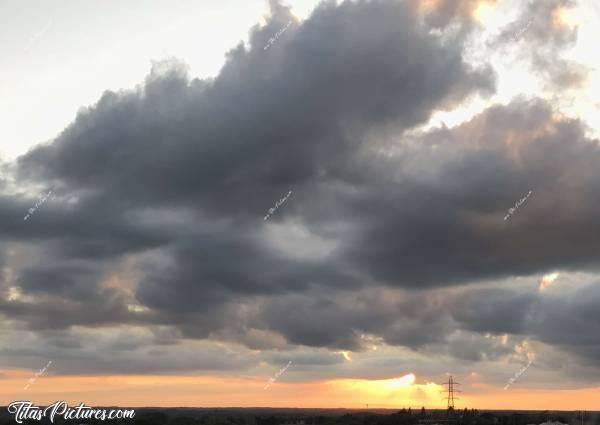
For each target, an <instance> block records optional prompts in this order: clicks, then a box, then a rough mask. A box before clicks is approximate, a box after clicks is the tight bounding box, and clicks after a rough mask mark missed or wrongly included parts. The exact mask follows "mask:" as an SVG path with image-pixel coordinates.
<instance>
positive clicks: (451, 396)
mask: <svg viewBox="0 0 600 425" xmlns="http://www.w3.org/2000/svg"><path fill="white" fill-rule="evenodd" d="M442 385H447V386H448V396H447V397H445V398H444V399H447V400H448V410H450V409H452V410H454V400H459V398H458V397H454V393H460V392H461V391H459V390H455V389H454V386H455V385H460V382H454V380H453V378H452V375H450V378H448V382H444V383H443V384H442Z"/></svg>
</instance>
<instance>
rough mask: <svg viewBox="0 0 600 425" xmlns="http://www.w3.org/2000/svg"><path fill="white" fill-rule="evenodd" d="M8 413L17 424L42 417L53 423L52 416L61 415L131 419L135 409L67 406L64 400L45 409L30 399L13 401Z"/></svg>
mask: <svg viewBox="0 0 600 425" xmlns="http://www.w3.org/2000/svg"><path fill="white" fill-rule="evenodd" d="M8 413H12V414H14V415H15V421H16V422H17V423H19V424H21V423H23V421H24V420H27V419H32V420H35V421H40V420H42V418H46V417H47V418H49V419H50V422H51V423H54V418H55V417H57V416H62V417H63V418H64V419H76V420H80V419H97V420H100V421H105V420H107V419H133V417H134V416H135V411H134V410H133V409H132V410H125V409H112V410H106V409H94V408H93V407H91V406H86V405H85V403H80V404H79V406H77V407H69V405H68V404H67V403H66V402H64V401H57V402H55V403H53V404H51V405H50V406H48V407H46V408H45V409H44V408H42V407H40V406H34V405H33V403H31V402H30V401H13V402H12V403H10V404H9V405H8Z"/></svg>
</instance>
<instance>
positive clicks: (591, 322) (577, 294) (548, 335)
mask: <svg viewBox="0 0 600 425" xmlns="http://www.w3.org/2000/svg"><path fill="white" fill-rule="evenodd" d="M599 302H600V285H599V284H598V282H594V283H593V284H588V285H585V286H583V287H581V288H578V289H577V290H574V291H572V292H571V293H569V294H566V295H565V294H561V295H560V296H548V297H544V298H543V300H542V306H541V307H540V308H539V309H538V310H537V312H536V314H535V316H534V320H533V323H532V325H531V330H530V331H531V333H532V334H533V335H535V336H536V338H537V339H539V340H540V341H543V342H545V343H547V344H549V345H553V346H557V347H561V348H562V349H563V350H566V351H569V352H571V353H574V354H577V355H578V357H579V358H580V359H581V361H582V362H583V363H584V364H586V365H592V366H594V367H596V368H597V367H598V366H600V360H599V359H600V311H599V310H598V303H599Z"/></svg>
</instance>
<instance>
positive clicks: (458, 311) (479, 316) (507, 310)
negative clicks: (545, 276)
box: [453, 288, 537, 334]
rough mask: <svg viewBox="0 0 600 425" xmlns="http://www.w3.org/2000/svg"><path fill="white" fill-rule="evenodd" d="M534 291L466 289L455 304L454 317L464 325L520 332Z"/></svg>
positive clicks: (495, 330) (485, 330) (513, 332)
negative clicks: (529, 292)
mask: <svg viewBox="0 0 600 425" xmlns="http://www.w3.org/2000/svg"><path fill="white" fill-rule="evenodd" d="M536 299H537V297H536V295H535V294H527V293H525V294H522V293H515V292H513V291H510V290H503V289H498V288H485V289H479V290H473V291H470V292H467V293H466V294H465V296H464V297H463V298H461V299H460V300H459V301H458V303H457V304H456V305H455V306H454V312H455V313H454V316H453V317H454V319H455V320H457V321H458V322H459V323H461V324H462V325H463V328H464V329H468V330H471V331H476V332H493V333H496V334H501V333H506V334H520V333H524V332H525V331H526V325H527V323H526V321H527V317H528V315H529V314H530V313H531V310H532V306H533V303H534V302H535V301H536Z"/></svg>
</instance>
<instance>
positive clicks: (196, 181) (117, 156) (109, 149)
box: [3, 1, 493, 337]
mask: <svg viewBox="0 0 600 425" xmlns="http://www.w3.org/2000/svg"><path fill="white" fill-rule="evenodd" d="M272 6H273V14H274V15H273V17H272V19H271V20H270V21H269V23H268V25H267V26H266V27H264V28H259V27H255V28H254V29H253V30H252V32H251V35H250V44H251V46H252V48H251V49H247V48H246V47H245V46H243V45H240V46H238V47H236V48H235V49H233V50H232V51H231V52H230V53H229V55H228V61H227V63H226V65H225V66H224V68H223V69H222V71H221V73H220V74H219V76H218V77H217V78H216V79H214V80H213V81H208V80H207V81H200V80H193V81H188V79H187V76H186V73H185V67H184V66H183V65H181V64H177V63H171V64H157V65H156V66H155V67H154V68H153V70H152V73H151V74H150V75H149V76H148V78H147V79H146V81H145V84H144V85H143V87H141V88H140V89H139V90H138V91H135V92H122V93H112V92H106V93H105V94H104V95H103V96H102V98H101V99H100V101H99V102H98V104H97V105H96V106H95V107H93V108H90V109H86V110H82V111H80V113H79V114H78V116H77V119H76V120H75V122H74V123H73V124H71V125H70V126H69V127H67V129H66V130H65V131H63V132H62V133H61V134H60V135H59V136H58V137H57V138H56V140H54V141H53V142H52V143H49V144H47V145H45V146H41V147H38V148H36V149H34V150H33V151H31V152H30V153H28V154H26V155H25V156H23V157H22V158H20V159H19V162H18V175H19V176H20V177H21V178H22V179H25V180H32V181H35V182H44V183H45V184H46V185H48V186H50V187H57V188H59V189H60V190H58V192H59V193H69V194H72V196H73V197H74V199H75V200H76V202H71V203H68V204H66V205H65V204H63V205H62V208H61V206H60V204H58V205H56V206H54V205H53V208H55V209H56V210H57V211H56V212H55V211H54V210H49V211H47V215H46V217H45V219H44V220H45V221H42V220H39V222H38V223H37V224H36V226H37V227H32V228H30V229H29V230H28V231H29V232H34V233H35V232H38V233H37V236H38V237H45V238H46V242H45V244H44V247H45V249H47V250H49V251H51V252H52V253H53V254H54V255H56V257H59V258H60V257H61V256H69V257H73V256H75V257H80V258H86V259H87V258H96V259H101V258H104V259H114V258H115V257H117V256H119V255H123V254H127V253H132V252H142V251H144V250H147V249H154V248H158V247H161V248H160V252H161V253H162V254H163V255H164V256H166V257H170V258H172V264H173V266H172V267H163V268H160V267H149V268H148V269H147V270H145V272H144V273H143V276H142V278H141V281H140V284H139V289H138V291H137V297H138V298H139V300H140V301H141V302H142V303H144V304H146V305H147V306H148V307H151V308H153V309H154V310H155V311H157V312H158V314H160V315H162V316H161V317H162V318H163V319H164V320H165V321H166V322H167V323H173V322H175V323H180V324H182V323H190V322H189V319H190V316H191V315H192V316H199V317H196V320H192V321H191V323H193V325H182V327H183V328H184V330H185V333H186V334H188V335H194V336H202V337H204V336H206V335H208V334H209V333H210V332H211V331H214V330H218V329H219V328H220V327H221V326H224V325H225V324H226V322H225V320H226V318H225V317H223V314H218V313H217V310H218V309H219V308H220V307H219V306H221V305H224V304H226V302H227V300H229V299H231V298H235V297H239V296H242V295H253V294H259V295H261V294H262V295H264V294H271V295H273V294H278V293H285V292H289V291H303V290H305V289H306V288H308V287H309V286H315V285H316V286H329V287H340V286H344V287H345V288H346V289H349V288H352V287H355V286H356V285H357V278H356V276H358V275H360V270H353V269H351V270H349V271H348V272H346V271H344V270H343V269H342V267H343V266H344V261H343V258H337V259H336V258H332V259H331V260H335V261H333V262H331V261H328V262H327V263H325V262H324V261H315V262H312V263H308V262H302V261H298V260H291V259H287V258H285V257H284V256H282V255H281V254H279V253H277V252H274V251H273V249H270V248H267V247H266V246H265V243H264V242H262V241H261V240H260V237H259V234H257V230H258V229H260V227H259V224H260V221H259V218H260V217H262V215H263V213H264V212H265V211H266V209H267V208H268V207H269V206H271V205H272V204H273V201H274V200H275V199H278V197H279V196H280V195H281V193H284V192H285V191H287V190H288V188H293V189H294V202H292V201H291V200H290V201H288V204H290V205H287V204H286V206H285V208H283V209H281V211H278V214H277V215H276V216H275V217H273V218H272V220H273V221H277V220H280V219H283V218H284V217H285V215H286V213H287V214H288V215H298V214H302V210H304V213H305V214H307V215H308V216H311V215H314V214H315V213H313V212H311V210H310V208H306V204H307V203H309V204H310V202H311V201H310V198H311V197H314V198H315V200H318V198H319V197H320V196H328V195H334V196H339V195H338V194H336V193H334V192H331V191H329V190H327V186H328V181H335V180H338V179H343V180H345V181H347V180H352V179H358V180H362V181H364V180H365V179H367V178H370V177H372V178H375V179H378V180H382V177H381V176H379V175H378V174H377V173H376V172H375V170H376V169H374V168H373V167H366V168H364V169H363V170H360V171H359V172H357V173H354V172H352V170H351V167H352V166H353V165H355V164H357V163H358V162H359V161H360V160H361V158H360V157H357V156H356V153H355V150H356V149H357V148H358V149H364V147H361V146H360V145H361V143H357V140H358V138H359V137H360V135H361V134H366V131H368V130H369V129H371V128H374V127H376V126H379V125H383V124H387V123H393V124H394V126H395V127H396V128H397V129H398V130H399V131H401V130H402V129H407V128H410V127H412V126H415V125H417V124H421V123H424V122H425V120H426V119H427V118H428V117H429V116H430V114H431V111H432V110H433V109H435V108H441V107H444V106H450V105H452V104H454V103H455V102H459V101H460V100H461V99H463V98H465V97H466V96H467V95H469V94H471V93H474V92H476V91H483V92H489V91H490V90H492V89H493V80H492V79H491V78H490V77H491V75H492V74H490V73H489V70H485V72H483V71H481V70H479V71H478V70H473V69H471V68H470V66H468V65H467V64H466V63H465V62H464V61H463V59H462V51H461V45H460V44H458V43H455V44H442V42H441V39H440V38H439V37H437V36H433V35H431V34H429V33H428V32H427V31H426V30H425V29H424V28H421V27H419V26H418V25H417V24H416V21H415V20H414V19H413V17H414V13H415V11H414V9H413V8H412V7H411V6H408V5H405V4H401V3H398V2H387V1H374V2H359V3H351V2H345V3H343V4H341V5H339V6H336V5H335V4H334V3H323V4H321V5H320V6H319V7H318V8H317V10H316V11H315V13H314V14H313V15H312V16H311V18H309V19H308V20H307V21H305V22H304V23H302V25H299V24H298V23H295V24H294V25H293V26H292V27H291V28H290V29H289V30H288V31H286V34H285V37H281V39H280V40H278V42H277V43H276V45H274V46H272V48H271V49H269V50H268V51H266V52H265V51H264V50H263V49H262V46H263V45H264V42H265V41H266V39H267V37H268V35H270V34H271V33H272V32H273V31H272V30H273V29H274V28H273V27H276V26H278V25H279V24H280V23H281V22H285V21H286V20H290V19H291V20H292V21H294V22H295V20H294V18H293V16H291V14H290V12H289V10H288V9H286V8H285V7H280V6H278V5H277V4H275V3H274V4H273V5H272ZM370 23H372V24H370ZM374 23H377V24H376V25H375V24H374ZM390 88H391V89H390ZM283 105H285V107H282V106H283ZM349 130H352V132H353V137H348V131H349ZM363 145H364V144H363ZM369 160H372V159H369ZM365 173H366V174H365ZM302 187H307V188H310V189H311V190H314V194H307V193H304V194H302V191H301V189H302ZM302 205H305V207H304V208H302V207H301V206H302ZM153 208H163V209H169V208H171V209H180V210H183V211H188V212H189V218H188V219H187V223H186V225H187V226H196V227H198V226H199V227H200V228H201V229H202V228H203V229H206V228H209V227H210V226H214V225H215V224H216V220H231V221H229V225H225V226H218V227H217V228H219V232H218V234H217V233H216V232H212V233H211V232H209V231H204V230H199V231H198V232H194V231H191V232H188V233H189V235H184V234H183V233H182V232H181V227H176V226H175V227H173V226H169V227H168V228H167V229H164V228H162V226H160V222H156V224H157V226H156V227H157V228H155V229H152V228H150V227H149V226H148V225H144V224H143V223H137V222H135V221H134V219H133V217H135V216H136V214H137V213H141V212H144V211H148V210H151V209H153ZM332 211H335V209H333V210H332ZM53 213H54V214H53ZM61 214H62V215H61ZM317 215H318V214H317ZM40 216H42V215H41V214H40ZM36 218H37V217H36ZM210 220H212V221H213V222H212V223H211V221H210ZM200 222H201V223H203V225H199V224H198V223H200ZM315 225H316V226H321V222H320V221H319V220H315ZM19 232H23V230H20V229H19V230H13V236H14V237H17V236H18V234H19ZM336 236H338V237H339V235H336ZM47 269H48V267H45V268H44V267H43V268H42V269H41V270H47ZM23 272H25V273H26V275H25V276H24V277H22V278H21V279H20V282H23V289H24V290H26V291H29V292H31V291H38V292H39V291H40V290H41V288H42V287H43V285H41V284H39V283H35V282H34V281H37V280H39V278H40V277H41V275H40V274H39V273H38V274H36V273H35V272H33V271H31V270H29V271H22V273H23ZM361 278H362V276H361ZM75 279H76V276H73V277H72V278H71V279H69V278H67V277H65V279H64V280H63V281H62V282H57V283H52V284H50V285H49V286H48V287H47V288H46V289H50V288H51V287H52V285H54V288H55V289H58V288H66V287H69V286H72V284H69V282H74V280H75ZM98 281H99V280H98ZM98 284H99V283H98V282H97V283H96V284H95V285H98ZM80 285H83V286H82V287H85V290H87V291H90V293H92V292H94V291H97V289H95V288H94V284H93V283H89V284H87V283H86V284H84V283H80ZM71 302H74V301H73V300H71ZM120 303H121V305H124V302H123V301H120ZM17 305H18V307H17ZM84 305H85V303H83V302H82V303H80V305H79V306H78V309H80V310H81V309H82V308H83V306H84ZM3 308H5V309H9V310H10V309H12V310H13V311H14V313H16V314H19V315H20V316H22V315H23V314H25V311H28V309H29V307H25V306H24V305H19V303H18V302H14V303H12V304H10V303H8V304H7V305H6V306H4V307H3ZM74 308H75V307H74ZM115 308H118V309H120V311H115V312H114V313H116V315H115V316H116V317H123V309H122V308H121V307H117V306H116V305H115ZM43 310H44V309H40V311H43ZM224 310H226V309H224ZM199 311H204V313H202V314H200V313H199ZM209 311H210V312H211V313H213V314H212V318H211V319H208V317H207V316H208V314H209V313H208V312H209ZM65 316H67V317H68V316H69V315H62V317H63V318H64V317H65ZM69 320H74V319H73V318H72V317H71V318H70V319H66V318H65V319H64V320H61V323H67V322H68V321H69ZM198 321H202V322H203V324H202V325H200V324H199V323H197V322H198ZM209 322H212V324H210V323H209ZM73 323H81V320H77V321H74V322H73Z"/></svg>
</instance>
